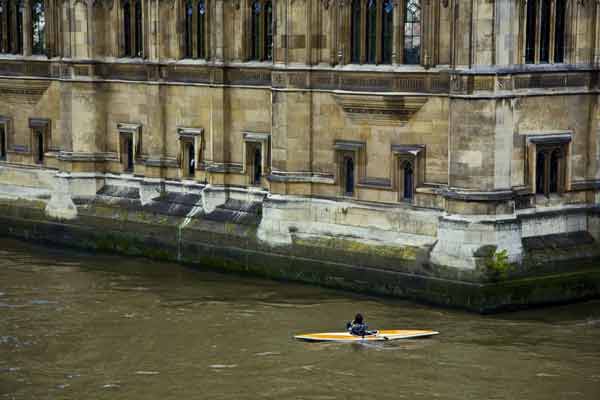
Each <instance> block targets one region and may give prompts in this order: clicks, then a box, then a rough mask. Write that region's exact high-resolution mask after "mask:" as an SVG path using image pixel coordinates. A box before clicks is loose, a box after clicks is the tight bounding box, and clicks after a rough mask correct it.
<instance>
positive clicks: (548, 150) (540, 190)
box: [535, 145, 566, 196]
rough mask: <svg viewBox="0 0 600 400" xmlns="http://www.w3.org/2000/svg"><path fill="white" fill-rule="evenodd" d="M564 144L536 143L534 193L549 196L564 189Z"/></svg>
mask: <svg viewBox="0 0 600 400" xmlns="http://www.w3.org/2000/svg"><path fill="white" fill-rule="evenodd" d="M565 154H566V146H565V145H538V146H537V149H536V161H535V167H536V168H535V193H536V194H538V195H544V196H549V195H550V194H560V193H562V192H564V190H565V176H566V162H565Z"/></svg>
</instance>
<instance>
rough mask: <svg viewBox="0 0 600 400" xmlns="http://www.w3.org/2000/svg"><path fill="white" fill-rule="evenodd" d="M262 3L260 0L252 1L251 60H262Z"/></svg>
mask: <svg viewBox="0 0 600 400" xmlns="http://www.w3.org/2000/svg"><path fill="white" fill-rule="evenodd" d="M261 9H262V7H261V4H260V1H259V0H255V1H254V2H253V3H252V10H251V17H250V19H251V21H250V25H251V35H252V37H251V39H250V41H251V53H250V59H251V60H256V61H258V60H260V14H261Z"/></svg>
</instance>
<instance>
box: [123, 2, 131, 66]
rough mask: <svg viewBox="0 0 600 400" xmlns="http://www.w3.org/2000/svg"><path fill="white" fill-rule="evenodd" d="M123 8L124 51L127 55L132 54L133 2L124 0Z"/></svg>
mask: <svg viewBox="0 0 600 400" xmlns="http://www.w3.org/2000/svg"><path fill="white" fill-rule="evenodd" d="M121 4H122V8H123V52H124V55H125V56H126V57H129V56H131V55H132V45H131V2H130V1H129V0H124V1H123V3H121Z"/></svg>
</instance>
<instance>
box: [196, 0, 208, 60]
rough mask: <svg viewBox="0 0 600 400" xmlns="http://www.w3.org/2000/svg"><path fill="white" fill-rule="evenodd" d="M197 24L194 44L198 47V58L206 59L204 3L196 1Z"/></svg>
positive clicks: (201, 0)
mask: <svg viewBox="0 0 600 400" xmlns="http://www.w3.org/2000/svg"><path fill="white" fill-rule="evenodd" d="M197 8H198V23H197V25H196V32H197V33H196V35H197V36H196V44H197V47H198V50H197V51H198V53H197V54H198V58H200V59H204V58H206V34H205V33H206V21H205V19H206V2H205V1H204V0H199V1H198V7H197Z"/></svg>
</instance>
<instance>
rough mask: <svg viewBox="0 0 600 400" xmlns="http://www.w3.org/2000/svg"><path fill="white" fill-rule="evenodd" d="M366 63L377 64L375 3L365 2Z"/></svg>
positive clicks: (373, 0)
mask: <svg viewBox="0 0 600 400" xmlns="http://www.w3.org/2000/svg"><path fill="white" fill-rule="evenodd" d="M365 33H366V35H367V37H366V40H367V42H366V43H367V47H366V50H367V63H368V64H375V63H376V62H377V51H376V49H377V2H376V1H375V0H367V29H366V30H365Z"/></svg>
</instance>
